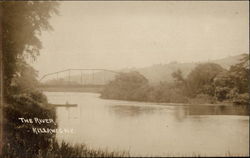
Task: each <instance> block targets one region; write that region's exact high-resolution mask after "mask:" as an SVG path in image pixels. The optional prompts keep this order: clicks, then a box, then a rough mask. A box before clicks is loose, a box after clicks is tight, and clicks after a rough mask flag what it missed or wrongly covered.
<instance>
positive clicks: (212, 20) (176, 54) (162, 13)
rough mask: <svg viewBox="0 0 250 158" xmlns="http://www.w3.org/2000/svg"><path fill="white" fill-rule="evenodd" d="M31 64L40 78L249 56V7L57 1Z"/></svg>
mask: <svg viewBox="0 0 250 158" xmlns="http://www.w3.org/2000/svg"><path fill="white" fill-rule="evenodd" d="M60 3H61V5H60V8H59V10H60V15H59V16H54V17H52V19H51V20H50V22H51V24H52V26H53V27H54V31H53V32H50V33H48V32H44V33H43V36H42V37H41V40H42V42H43V49H42V50H41V55H40V56H39V57H38V59H37V60H36V61H35V62H33V63H32V65H33V66H34V67H35V68H36V69H37V70H38V71H39V74H40V75H43V74H45V73H49V72H54V71H59V70H64V69H68V68H105V69H120V68H126V67H144V66H150V65H153V64H159V63H168V62H170V61H179V62H192V61H204V60H205V61H206V60H209V59H217V58H223V57H227V56H229V55H231V56H232V55H237V54H241V53H248V52H249V39H248V36H249V26H248V24H249V20H248V19H249V15H248V13H249V7H248V5H249V4H248V2H247V1H246V2H229V1H227V2H226V1H221V2H208V1H204V2H193V1H188V2H183V1H182V2H177V1H175V2H174V1H172V2H168V1H158V2H138V1H137V2H132V1H128V2H121V1H120V2H114V1H108V2H101V1H95V2H89V1H86V2H82V1H75V2H66V1H64V2H60Z"/></svg>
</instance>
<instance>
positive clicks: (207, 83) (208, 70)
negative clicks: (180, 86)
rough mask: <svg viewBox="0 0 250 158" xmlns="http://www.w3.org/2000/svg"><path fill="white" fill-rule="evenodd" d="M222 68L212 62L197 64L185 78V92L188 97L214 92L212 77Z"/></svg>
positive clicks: (221, 70)
mask: <svg viewBox="0 0 250 158" xmlns="http://www.w3.org/2000/svg"><path fill="white" fill-rule="evenodd" d="M223 71H224V69H223V68H222V67H221V66H220V65H218V64H214V63H204V64H199V65H197V66H196V67H195V68H194V69H193V70H192V71H191V72H190V73H189V74H188V76H187V78H186V79H185V81H186V85H185V92H186V95H187V96H189V97H195V96H196V95H198V94H201V93H203V94H208V95H213V94H214V88H215V87H214V86H213V81H214V78H215V77H216V76H217V75H218V74H220V73H221V72H223Z"/></svg>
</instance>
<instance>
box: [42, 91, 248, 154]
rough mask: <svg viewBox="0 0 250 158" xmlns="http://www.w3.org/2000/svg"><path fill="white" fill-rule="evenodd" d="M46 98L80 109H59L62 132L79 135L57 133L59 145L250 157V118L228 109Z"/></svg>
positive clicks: (75, 96)
mask: <svg viewBox="0 0 250 158" xmlns="http://www.w3.org/2000/svg"><path fill="white" fill-rule="evenodd" d="M45 94H46V95H47V96H48V100H49V102H50V103H60V104H65V103H66V102H68V103H72V104H78V106H77V107H73V108H66V107H58V108H57V121H58V124H59V128H69V129H70V128H72V129H73V130H74V133H73V134H57V138H58V139H59V140H65V141H66V142H70V143H85V144H87V145H89V146H90V147H93V148H104V149H108V150H110V151H112V150H122V151H124V150H125V151H129V152H130V154H132V156H136V155H137V156H138V155H139V156H168V155H170V156H172V155H176V156H192V155H194V154H195V155H198V154H199V155H203V156H222V155H225V154H228V153H230V154H233V155H249V150H248V148H249V117H248V116H244V115H242V113H241V112H239V114H240V115H238V114H237V112H235V113H233V111H235V110H232V108H230V107H227V106H225V107H219V108H218V107H214V106H208V107H207V108H201V107H198V108H189V107H187V106H182V105H177V104H176V105H175V104H156V103H144V102H132V101H118V100H104V99H100V98H99V94H97V93H70V92H67V93H64V92H46V93H45ZM204 109H205V110H204ZM204 111H205V112H204ZM236 114H237V115H236Z"/></svg>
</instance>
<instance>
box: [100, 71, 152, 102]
mask: <svg viewBox="0 0 250 158" xmlns="http://www.w3.org/2000/svg"><path fill="white" fill-rule="evenodd" d="M147 83H148V80H147V79H146V78H145V77H144V76H143V75H141V74H140V73H139V72H136V71H132V72H128V73H122V74H119V75H118V76H116V78H115V80H113V81H111V82H110V83H109V84H108V85H106V86H105V88H104V90H103V92H102V97H103V98H112V99H125V100H133V98H134V99H135V97H134V94H135V93H137V91H138V90H139V89H140V88H142V87H143V86H144V85H146V84H147ZM143 89H145V87H144V88H143ZM141 90H142V89H141ZM137 96H138V93H137Z"/></svg>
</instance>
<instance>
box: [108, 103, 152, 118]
mask: <svg viewBox="0 0 250 158" xmlns="http://www.w3.org/2000/svg"><path fill="white" fill-rule="evenodd" d="M155 110H156V108H153V107H147V106H146V107H142V106H132V105H112V106H110V107H109V111H110V112H111V113H115V114H117V115H118V117H133V116H134V117H138V116H139V115H141V114H150V113H153V112H154V111H155Z"/></svg>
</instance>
